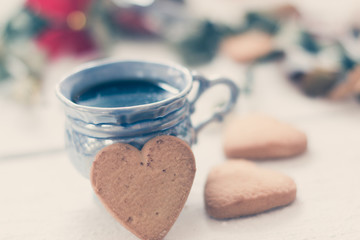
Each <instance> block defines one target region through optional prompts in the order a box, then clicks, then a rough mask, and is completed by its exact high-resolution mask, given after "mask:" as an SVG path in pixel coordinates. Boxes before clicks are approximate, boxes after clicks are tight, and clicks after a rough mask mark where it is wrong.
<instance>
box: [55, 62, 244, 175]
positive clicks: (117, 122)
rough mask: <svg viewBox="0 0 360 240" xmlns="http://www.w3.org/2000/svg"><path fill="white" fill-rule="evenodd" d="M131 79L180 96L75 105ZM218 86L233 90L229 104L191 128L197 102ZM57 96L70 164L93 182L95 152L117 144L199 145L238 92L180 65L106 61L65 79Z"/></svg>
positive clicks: (235, 98) (225, 81)
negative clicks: (161, 140) (176, 141)
mask: <svg viewBox="0 0 360 240" xmlns="http://www.w3.org/2000/svg"><path fill="white" fill-rule="evenodd" d="M129 79H131V80H141V81H153V82H154V81H155V82H157V83H166V84H167V85H170V86H171V87H172V88H174V89H176V90H177V92H176V94H173V95H171V96H170V97H168V98H166V99H162V100H159V101H155V102H150V103H145V104H140V105H134V106H125V107H124V106H122V107H94V106H86V105H83V104H80V103H76V102H75V101H74V100H73V99H74V95H76V94H78V93H79V92H82V91H84V90H86V89H89V88H91V87H94V86H95V87H96V86H98V85H99V84H102V83H106V82H110V81H112V82H113V81H124V80H126V81H128V80H129ZM195 81H196V82H198V83H199V87H198V89H197V93H196V95H195V97H194V98H193V99H192V100H189V99H188V95H189V93H190V90H191V89H192V85H193V82H195ZM218 84H223V85H226V86H228V87H229V89H230V98H229V102H228V103H227V104H226V106H225V107H224V108H223V109H222V110H221V111H218V112H214V113H213V115H212V116H211V117H210V118H209V119H207V120H205V121H204V122H201V123H200V124H199V125H198V126H193V125H192V123H191V119H190V116H191V114H192V113H193V112H194V110H195V108H194V104H195V102H196V101H197V100H198V98H199V97H200V96H201V94H202V93H203V92H204V91H206V90H207V89H209V88H211V87H213V86H215V85H218ZM56 93H57V96H58V97H59V99H60V100H61V102H62V103H63V105H64V106H65V114H66V123H65V128H66V140H65V141H66V146H67V150H68V153H69V155H70V159H71V161H72V163H73V164H74V166H75V167H76V168H77V170H79V171H80V173H82V175H84V176H85V177H89V170H90V167H91V164H92V162H93V160H94V157H95V155H96V153H97V152H98V151H99V150H101V149H102V148H103V147H105V146H108V145H110V144H113V143H116V142H123V143H128V144H131V145H133V146H135V147H137V148H139V149H140V148H141V147H142V146H143V145H144V144H145V143H146V142H147V141H148V140H149V139H151V138H153V137H155V136H158V135H164V134H167V135H173V136H177V137H179V138H181V139H183V140H185V141H186V142H187V143H188V144H189V145H190V146H191V145H192V144H193V143H194V142H196V136H197V134H198V132H199V130H201V129H202V128H203V127H204V126H205V125H207V124H208V123H210V122H212V121H221V120H222V118H223V116H224V115H225V114H226V113H228V112H229V111H230V110H231V109H232V108H233V107H234V104H235V102H236V100H237V97H238V94H239V90H238V87H237V86H236V85H235V84H234V83H233V82H232V81H231V80H228V79H225V78H220V79H215V80H212V81H209V80H207V79H206V78H205V77H203V76H200V75H198V74H195V73H191V72H190V71H189V70H188V69H186V68H184V67H181V66H177V65H172V64H161V63H154V62H144V61H111V60H105V61H104V60H102V61H96V62H92V63H89V64H86V65H84V66H82V67H80V68H79V69H78V70H76V71H75V72H74V73H72V74H70V75H69V76H67V77H66V78H64V79H63V80H62V81H61V82H60V83H59V84H58V85H57V87H56ZM143 96H144V95H143ZM140 97H141V96H140ZM140 100H141V99H140Z"/></svg>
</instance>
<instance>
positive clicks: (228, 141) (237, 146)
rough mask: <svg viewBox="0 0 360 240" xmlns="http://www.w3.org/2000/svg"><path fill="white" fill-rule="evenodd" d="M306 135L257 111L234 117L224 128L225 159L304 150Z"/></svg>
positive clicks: (258, 157)
mask: <svg viewBox="0 0 360 240" xmlns="http://www.w3.org/2000/svg"><path fill="white" fill-rule="evenodd" d="M306 148H307V137H306V135H305V134H304V133H303V132H302V131H300V130H298V129H296V128H295V127H293V126H291V125H289V124H286V123H283V122H280V121H278V120H276V119H274V118H272V117H269V116H266V115H261V114H249V115H246V116H241V117H236V118H234V119H232V121H230V122H229V123H228V124H227V126H226V129H225V136H224V152H225V155H226V156H227V157H228V158H247V159H269V158H285V157H291V156H295V155H298V154H301V153H303V152H305V150H306Z"/></svg>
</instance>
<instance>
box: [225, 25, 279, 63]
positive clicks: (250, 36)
mask: <svg viewBox="0 0 360 240" xmlns="http://www.w3.org/2000/svg"><path fill="white" fill-rule="evenodd" d="M273 45H274V44H273V40H272V38H271V36H270V35H268V34H266V33H263V32H259V31H249V32H246V33H242V34H240V35H237V36H231V37H228V38H226V39H225V40H224V41H223V42H222V43H221V46H220V50H221V52H222V53H224V54H225V55H227V56H229V57H230V58H232V59H233V60H235V61H238V62H249V61H253V60H255V59H257V58H259V57H262V56H265V55H266V54H268V53H270V52H271V51H272V50H273V48H274V46H273Z"/></svg>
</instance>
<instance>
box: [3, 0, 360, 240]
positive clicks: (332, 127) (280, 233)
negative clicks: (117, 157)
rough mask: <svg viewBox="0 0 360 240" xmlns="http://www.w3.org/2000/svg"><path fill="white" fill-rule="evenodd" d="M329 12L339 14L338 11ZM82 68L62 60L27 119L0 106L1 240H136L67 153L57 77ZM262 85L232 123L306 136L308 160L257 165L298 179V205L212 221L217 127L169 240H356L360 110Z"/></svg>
mask: <svg viewBox="0 0 360 240" xmlns="http://www.w3.org/2000/svg"><path fill="white" fill-rule="evenodd" d="M305 2H307V1H305ZM322 2H324V1H322ZM326 2H327V3H328V2H329V1H326ZM344 2H345V1H344ZM328 4H329V6H333V7H335V8H336V6H337V5H336V3H335V1H332V2H331V1H330V2H329V3H328ZM318 5H319V4H318V3H317V4H316V5H314V6H315V7H314V8H316V6H318ZM347 8H348V7H347ZM155 53H156V54H155ZM116 54H117V56H119V57H120V58H129V57H131V58H146V59H154V58H153V57H152V56H154V55H155V56H157V57H156V58H161V60H165V59H166V60H168V59H169V60H172V61H177V57H176V56H175V55H173V54H172V53H170V52H169V50H168V49H166V48H164V47H163V46H161V45H159V44H157V43H147V44H143V43H130V42H129V43H124V45H120V46H119V48H118V49H117V51H116ZM154 60H159V59H154ZM76 64H77V63H76V62H73V61H71V60H64V61H63V62H59V63H57V64H56V66H52V67H50V70H49V71H48V73H47V79H48V80H47V83H46V84H47V86H46V88H45V91H44V95H45V99H46V103H44V104H40V105H39V106H35V107H33V108H31V109H29V108H28V107H24V106H19V105H18V104H16V103H13V102H11V101H8V100H5V99H1V101H0V109H2V115H1V117H0V189H1V194H0V239H1V240H20V239H27V240H39V239H52V240H57V239H74V240H77V239H86V240H98V239H106V240H111V239H116V240H118V239H136V238H135V237H134V236H133V235H132V234H131V233H129V232H128V231H127V230H125V229H124V228H123V227H122V226H121V225H120V224H119V223H117V222H116V221H115V220H114V219H113V218H112V217H111V216H110V215H109V214H108V213H107V212H106V211H105V210H104V209H103V207H102V206H101V205H100V204H99V203H98V201H97V199H96V198H95V196H94V194H93V192H92V189H91V186H90V183H89V181H88V180H87V179H85V178H83V177H82V176H80V174H78V173H77V172H76V170H75V169H74V168H73V167H72V165H71V163H70V161H69V160H68V158H67V155H66V153H65V150H64V148H63V119H64V118H63V113H62V108H61V106H60V104H59V103H58V102H57V100H56V99H55V97H54V95H53V85H54V84H55V83H56V82H57V81H58V78H59V73H63V71H68V70H69V69H70V68H71V67H73V66H74V65H76ZM199 70H200V71H202V72H203V73H205V74H207V75H212V74H214V73H219V74H222V75H226V76H228V77H231V78H233V79H235V80H236V81H237V82H238V83H241V82H242V81H243V75H242V74H243V69H242V68H241V67H238V66H237V65H234V64H233V63H230V62H228V61H227V60H224V59H220V58H219V59H217V60H215V61H214V62H213V63H211V64H209V65H207V66H204V67H202V68H200V69H199ZM60 75H61V74H60ZM256 78H257V81H256V82H255V86H254V90H255V91H254V93H253V94H252V95H251V97H249V98H242V99H241V100H240V101H239V103H238V105H237V107H236V109H235V111H234V113H233V114H235V113H240V114H242V113H244V112H250V111H261V112H264V113H267V114H270V115H272V116H275V117H277V118H279V119H281V120H283V121H287V122H289V123H292V124H293V125H295V126H297V127H298V128H300V129H302V130H304V131H305V132H306V133H307V135H308V138H309V149H308V151H307V152H306V153H305V154H304V155H301V156H299V157H295V158H292V159H283V160H275V161H274V160H273V161H263V162H259V163H258V164H259V165H261V166H262V167H267V168H271V169H275V170H278V171H281V172H284V173H286V174H288V175H289V176H291V177H293V178H294V179H295V181H296V183H297V186H298V195H297V199H296V201H295V202H294V203H293V204H291V205H290V206H287V207H284V208H280V209H276V210H273V211H269V212H266V213H263V214H258V215H256V216H251V217H245V218H238V219H233V220H227V221H218V220H214V219H211V218H209V217H208V216H207V215H206V212H205V209H204V199H203V188H204V183H205V180H206V176H207V174H208V172H209V169H210V168H211V167H212V166H214V165H216V164H219V163H221V162H223V161H225V157H224V155H223V152H222V146H221V133H222V126H223V125H221V124H213V125H211V126H209V127H207V128H206V129H204V130H203V132H201V133H200V136H199V141H198V144H197V145H195V146H194V147H193V150H194V153H195V156H196V161H197V169H198V170H197V173H196V178H195V182H194V185H193V188H192V190H191V193H190V196H189V199H188V201H187V203H186V205H185V208H184V210H183V212H182V213H181V215H180V217H179V218H178V220H177V221H176V223H175V225H174V226H173V228H172V229H171V230H170V232H169V234H168V235H167V236H166V238H165V239H168V240H181V239H200V240H202V239H204V240H205V239H206V240H223V239H274V240H275V239H276V240H278V239H294V240H305V239H308V240H310V239H349V240H358V239H360V174H359V172H360V147H359V144H360V140H359V139H360V104H358V103H356V102H354V101H349V102H330V101H327V100H321V99H309V98H307V97H305V96H303V95H302V94H301V93H299V92H298V91H297V90H296V89H294V88H293V86H292V85H291V84H290V83H289V82H288V81H287V80H285V79H284V78H283V77H282V76H281V75H279V73H278V72H277V71H276V68H275V67H274V66H272V65H267V66H263V67H261V68H259V70H258V71H257V73H256ZM214 95H215V94H213V95H211V94H209V95H208V96H205V97H204V98H205V99H203V100H202V101H201V102H200V103H199V108H198V110H199V111H198V115H197V117H196V118H200V117H201V116H203V115H206V114H207V113H208V112H209V108H206V107H204V106H205V105H206V104H207V103H208V102H209V101H208V100H210V101H211V99H212V98H213V96H214ZM200 106H203V107H201V108H200ZM209 149H211V150H209Z"/></svg>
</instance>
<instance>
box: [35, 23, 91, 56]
mask: <svg viewBox="0 0 360 240" xmlns="http://www.w3.org/2000/svg"><path fill="white" fill-rule="evenodd" d="M36 42H37V44H38V45H39V46H40V47H41V48H43V49H45V50H46V51H47V52H48V54H49V57H50V58H52V59H54V58H56V57H59V56H61V55H64V54H75V55H81V54H85V53H88V52H90V51H93V50H94V49H95V48H96V46H95V43H94V42H93V40H92V39H91V37H90V35H89V33H88V32H87V31H85V30H82V31H74V30H71V29H47V30H45V31H43V32H42V33H41V34H40V35H39V36H38V37H37V39H36Z"/></svg>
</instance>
